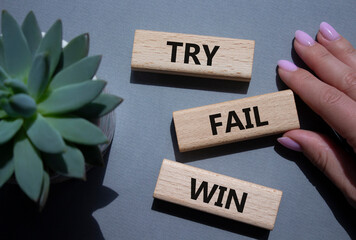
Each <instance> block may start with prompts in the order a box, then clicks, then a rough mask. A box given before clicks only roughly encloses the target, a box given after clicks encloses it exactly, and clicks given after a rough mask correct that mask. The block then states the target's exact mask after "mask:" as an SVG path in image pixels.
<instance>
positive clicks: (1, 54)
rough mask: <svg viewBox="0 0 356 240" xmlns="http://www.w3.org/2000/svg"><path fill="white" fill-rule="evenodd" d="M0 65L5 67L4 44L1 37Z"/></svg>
mask: <svg viewBox="0 0 356 240" xmlns="http://www.w3.org/2000/svg"><path fill="white" fill-rule="evenodd" d="M0 66H1V67H3V68H4V67H5V56H4V44H3V43H2V37H0Z"/></svg>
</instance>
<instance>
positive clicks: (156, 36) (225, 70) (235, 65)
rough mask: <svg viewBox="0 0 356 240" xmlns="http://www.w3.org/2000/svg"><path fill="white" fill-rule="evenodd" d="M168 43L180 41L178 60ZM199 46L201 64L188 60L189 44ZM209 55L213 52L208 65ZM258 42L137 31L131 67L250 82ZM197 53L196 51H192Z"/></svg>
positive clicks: (177, 49)
mask: <svg viewBox="0 0 356 240" xmlns="http://www.w3.org/2000/svg"><path fill="white" fill-rule="evenodd" d="M167 42H180V43H182V44H183V45H182V46H177V47H176V59H175V62H172V51H173V50H172V48H173V46H172V45H167ZM187 43H191V44H196V45H198V46H199V53H198V54H197V55H196V57H197V59H198V61H199V63H200V65H197V64H196V63H195V61H194V59H193V58H192V57H189V63H184V61H185V55H186V54H185V53H186V52H185V51H186V47H187V46H186V44H187ZM203 45H206V46H208V52H209V53H211V54H212V53H213V50H214V47H215V46H218V47H219V48H218V49H217V51H216V53H215V54H214V55H213V54H212V55H213V56H212V58H211V59H212V61H211V65H208V59H209V58H208V55H207V51H206V49H205V48H206V47H204V46H203ZM254 48H255V41H253V40H242V39H232V38H222V37H209V36H199V35H190V34H180V33H167V32H156V31H147V30H136V32H135V40H134V46H133V51H132V60H131V68H132V70H137V71H148V72H158V73H166V74H178V75H187V76H195V77H205V78H216V79H225V80H236V81H247V82H248V81H250V79H251V72H252V63H253V53H254ZM190 52H194V48H193V47H191V48H190Z"/></svg>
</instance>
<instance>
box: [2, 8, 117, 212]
mask: <svg viewBox="0 0 356 240" xmlns="http://www.w3.org/2000/svg"><path fill="white" fill-rule="evenodd" d="M1 29H2V34H1V35H0V187H2V186H3V184H4V183H5V182H7V181H8V180H9V179H10V178H12V177H13V176H14V178H15V179H16V182H17V183H18V185H19V186H20V188H21V189H22V190H23V192H24V193H25V194H26V195H27V196H28V197H29V198H30V199H32V200H33V201H35V202H38V203H39V205H40V207H41V208H42V207H43V206H44V204H45V202H46V199H47V196H48V191H49V186H50V182H51V176H53V175H55V174H61V175H64V176H66V177H73V178H80V179H85V172H86V171H85V167H86V164H90V165H102V164H103V162H102V156H101V152H100V149H99V145H100V144H104V143H108V138H107V137H106V136H105V134H104V133H103V132H102V131H101V129H100V128H98V126H97V125H95V121H93V120H95V119H100V118H101V117H103V116H104V115H106V114H108V113H109V112H111V111H112V110H114V109H115V108H116V107H117V106H118V105H119V103H120V102H121V101H122V99H121V98H119V97H116V96H114V95H110V94H106V93H102V91H103V89H104V87H105V85H106V82H105V81H103V80H97V79H93V77H94V75H95V73H96V71H97V69H98V66H99V64H100V60H101V56H87V55H88V50H89V39H88V34H82V35H79V36H78V37H76V38H74V39H73V40H71V41H70V42H69V43H68V44H67V45H66V46H65V47H62V23H61V21H60V20H57V21H56V22H55V23H54V24H53V25H52V26H51V28H50V29H49V30H48V31H47V33H46V34H44V36H42V34H41V30H40V28H39V26H38V23H37V20H36V17H35V15H34V14H33V12H30V13H29V14H28V15H27V16H26V18H25V20H24V22H23V24H22V26H21V27H20V26H19V25H18V23H17V22H16V20H15V19H14V18H13V17H12V16H11V15H10V14H9V13H8V12H7V11H2V15H1ZM89 156H94V157H89Z"/></svg>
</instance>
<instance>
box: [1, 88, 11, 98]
mask: <svg viewBox="0 0 356 240" xmlns="http://www.w3.org/2000/svg"><path fill="white" fill-rule="evenodd" d="M10 95H11V92H9V91H7V90H1V89H0V98H4V97H8V96H10Z"/></svg>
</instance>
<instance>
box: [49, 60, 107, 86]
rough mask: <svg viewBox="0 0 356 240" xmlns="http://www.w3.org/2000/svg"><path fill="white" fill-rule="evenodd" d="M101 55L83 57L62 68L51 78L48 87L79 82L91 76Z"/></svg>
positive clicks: (97, 65)
mask: <svg viewBox="0 0 356 240" xmlns="http://www.w3.org/2000/svg"><path fill="white" fill-rule="evenodd" d="M100 60H101V56H91V57H85V58H83V59H82V60H80V61H78V62H76V63H74V64H73V65H71V66H69V67H67V68H65V69H63V70H62V71H60V72H59V73H58V74H56V76H55V77H54V78H53V80H52V82H51V84H50V89H55V88H60V87H63V86H66V85H69V84H74V83H80V82H83V81H86V80H90V79H92V78H93V76H94V74H95V73H96V70H97V69H98V67H99V64H100Z"/></svg>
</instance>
